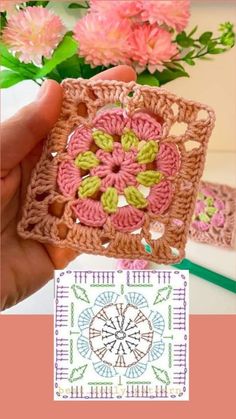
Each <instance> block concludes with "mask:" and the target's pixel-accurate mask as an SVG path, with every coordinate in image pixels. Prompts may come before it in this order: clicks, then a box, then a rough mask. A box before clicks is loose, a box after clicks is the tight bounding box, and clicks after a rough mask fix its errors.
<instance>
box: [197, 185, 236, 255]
mask: <svg viewBox="0 0 236 419" xmlns="http://www.w3.org/2000/svg"><path fill="white" fill-rule="evenodd" d="M235 229H236V189H235V188H232V187H230V186H227V185H219V184H217V183H211V182H201V184H200V188H199V192H198V195H197V201H196V206H195V211H194V215H193V219H192V223H191V226H190V238H192V239H194V240H196V241H200V242H202V243H209V244H213V245H217V246H222V247H234V245H235Z"/></svg>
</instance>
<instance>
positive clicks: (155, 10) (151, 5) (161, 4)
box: [141, 0, 190, 32]
mask: <svg viewBox="0 0 236 419" xmlns="http://www.w3.org/2000/svg"><path fill="white" fill-rule="evenodd" d="M142 6H143V11H142V14H141V16H142V19H143V21H149V22H150V23H158V24H159V25H161V24H166V25H167V26H169V27H171V28H173V29H175V30H176V31H177V32H181V31H182V30H183V29H184V28H185V27H186V26H187V24H188V20H189V17H190V11H189V7H190V1H189V0H158V1H156V0H148V1H143V2H142Z"/></svg>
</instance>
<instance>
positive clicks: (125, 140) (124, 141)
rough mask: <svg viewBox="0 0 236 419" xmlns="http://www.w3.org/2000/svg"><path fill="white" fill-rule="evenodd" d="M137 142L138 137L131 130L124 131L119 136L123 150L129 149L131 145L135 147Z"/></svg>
mask: <svg viewBox="0 0 236 419" xmlns="http://www.w3.org/2000/svg"><path fill="white" fill-rule="evenodd" d="M138 144H139V140H138V137H137V136H136V135H135V133H134V132H133V131H131V130H129V131H126V132H125V133H124V134H123V135H122V136H121V145H122V147H123V149H124V150H125V151H129V150H130V148H131V147H137V146H138Z"/></svg>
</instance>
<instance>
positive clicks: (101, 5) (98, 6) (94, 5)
mask: <svg viewBox="0 0 236 419" xmlns="http://www.w3.org/2000/svg"><path fill="white" fill-rule="evenodd" d="M90 7H91V11H92V12H98V13H101V14H103V13H106V14H107V13H109V14H112V15H113V16H114V15H116V16H117V17H119V18H135V17H137V16H138V15H139V14H140V12H141V10H142V2H141V1H140V0H134V1H133V0H110V1H107V0H90Z"/></svg>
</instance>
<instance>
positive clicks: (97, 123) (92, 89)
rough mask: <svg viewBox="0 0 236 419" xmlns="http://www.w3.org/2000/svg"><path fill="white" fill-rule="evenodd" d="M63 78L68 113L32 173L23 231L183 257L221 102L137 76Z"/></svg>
mask: <svg viewBox="0 0 236 419" xmlns="http://www.w3.org/2000/svg"><path fill="white" fill-rule="evenodd" d="M62 86H63V90H64V99H63V106H62V111H61V115H60V118H59V120H58V122H57V123H56V124H55V126H54V128H53V129H52V131H51V133H50V135H49V137H48V140H47V143H46V145H45V148H44V151H43V154H42V157H41V159H40V161H39V163H38V165H37V167H36V169H35V171H34V173H33V176H32V180H31V184H30V186H29V189H28V194H27V197H26V202H25V207H24V211H23V217H22V220H21V221H20V223H19V225H18V232H19V234H20V235H21V236H23V237H25V238H33V239H36V240H39V241H41V242H47V243H52V244H55V245H58V246H61V247H70V248H73V249H75V250H77V251H78V253H81V252H85V253H93V254H100V255H106V256H111V257H119V258H139V257H140V258H143V259H148V260H153V261H155V262H158V263H175V262H177V261H179V260H181V259H182V258H183V257H184V247H185V243H186V238H187V233H188V230H189V225H190V221H191V218H192V213H193V209H194V204H195V199H196V194H197V189H198V186H199V181H200V177H201V175H202V171H203V165H204V160H205V154H206V147H207V142H208V139H209V136H210V134H211V131H212V128H213V125H214V112H213V111H212V110H211V109H210V108H208V107H207V106H205V105H201V104H199V103H196V102H192V101H188V100H184V99H182V98H180V97H177V96H175V95H173V94H171V93H169V92H167V91H165V90H163V89H159V88H152V87H148V86H142V87H141V86H140V85H137V84H135V83H134V82H130V83H124V82H117V81H92V80H83V79H78V80H73V79H68V80H65V81H64V82H63V83H62ZM202 111H204V112H203V113H204V115H203V116H202V115H201V112H202ZM182 125H184V126H185V128H184V132H181V134H178V135H177V134H176V133H174V132H172V131H174V128H175V126H179V127H177V128H182ZM155 221H157V222H159V223H161V225H162V227H163V229H162V235H161V237H158V238H157V237H155V234H153V232H152V231H151V229H150V226H151V223H153V222H155Z"/></svg>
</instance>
